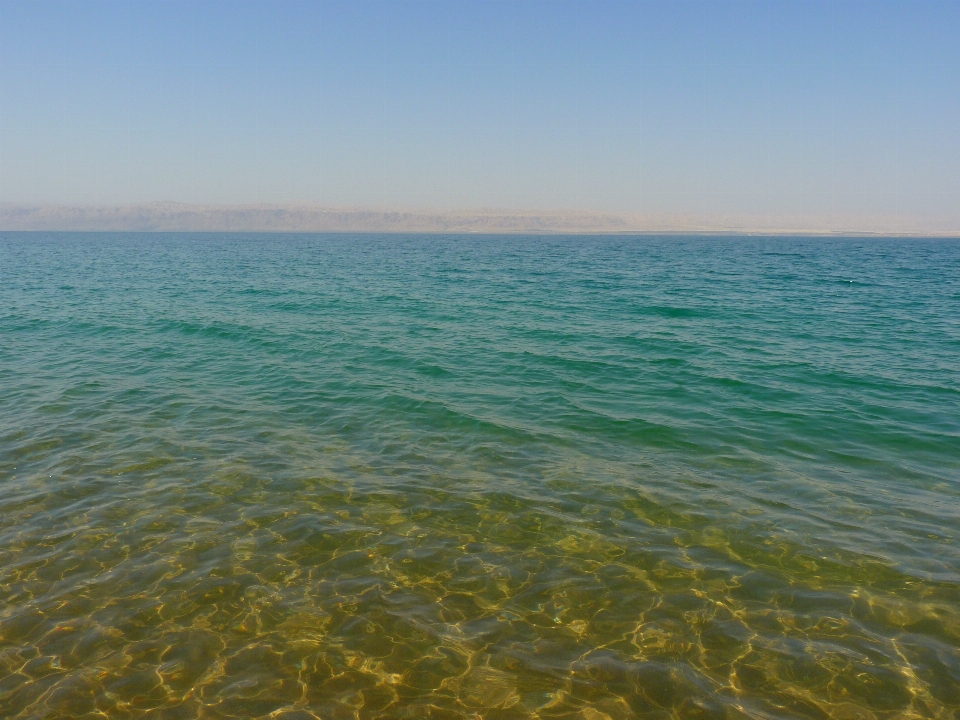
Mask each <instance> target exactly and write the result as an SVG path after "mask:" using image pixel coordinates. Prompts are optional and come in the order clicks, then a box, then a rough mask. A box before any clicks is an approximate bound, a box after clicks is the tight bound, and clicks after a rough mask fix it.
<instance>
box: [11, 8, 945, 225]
mask: <svg viewBox="0 0 960 720" xmlns="http://www.w3.org/2000/svg"><path fill="white" fill-rule="evenodd" d="M0 200H3V201H12V202H41V203H76V204H113V203H128V202H144V201H154V200H175V201H186V202H200V203H210V202H213V203H248V202H288V201H309V202H318V203H322V204H326V205H351V206H357V205H361V206H405V207H421V208H476V207H502V208H557V209H563V208H582V209H598V210H614V211H627V212H659V213H708V214H709V213H712V214H737V213H748V214H750V213H752V214H798V215H804V214H811V213H812V214H830V213H846V214H870V213H879V212H882V213H891V212H895V213H899V214H903V215H912V216H923V217H927V218H931V217H932V218H958V217H960V2H956V1H953V2H940V3H931V2H918V1H916V0H913V1H910V2H907V1H904V2H877V1H873V2H862V3H861V2H844V1H842V0H831V1H830V2H823V3H821V2H814V1H811V0H803V1H802V2H786V1H777V2H773V1H765V2H746V1H744V2H721V1H716V0H715V1H712V2H702V3H701V2H689V3H685V2H654V3H647V2H623V3H618V2H600V1H599V0H594V1H593V2H565V1H562V2H455V1H450V0H445V1H443V2H425V3H424V2H398V1H391V2H355V3H347V2H307V3H301V2H282V1H277V0H273V1H271V2H263V3H260V2H251V1H244V2H202V1H199V2H198V1H196V0H194V1H191V2H176V1H164V2H149V1H148V2H126V1H125V2H109V3H101V2H79V1H76V0H73V1H71V2H63V3H53V2H43V1H42V0H30V1H28V2H9V1H7V0H3V1H2V2H0Z"/></svg>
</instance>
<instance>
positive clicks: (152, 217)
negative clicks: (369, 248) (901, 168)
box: [0, 202, 960, 236]
mask: <svg viewBox="0 0 960 720" xmlns="http://www.w3.org/2000/svg"><path fill="white" fill-rule="evenodd" d="M0 230H64V231H66V230H89V231H128V232H145V231H146V232H149V231H169V232H190V231H195V232H421V233H631V232H633V233H644V232H648V233H654V232H662V233H666V232H680V233H695V232H705V233H757V234H761V233H764V234H765V233H774V234H788V233H789V234H793V233H811V234H842V233H853V234H879V235H899V234H915V235H946V236H957V235H960V225H958V226H957V227H952V226H947V225H943V224H940V225H937V224H936V223H931V222H917V221H916V220H915V219H911V218H890V217H885V218H867V219H864V218H814V219H811V218H803V217H746V218H745V217H710V218H703V217H687V216H681V215H663V214H661V215H641V214H619V213H601V212H579V211H517V210H497V209H483V210H438V211H427V210H390V209H367V208H328V207H322V206H319V205H311V204H257V205H192V204H186V203H174V202H158V203H148V204H139V205H118V206H112V207H108V206H66V205H28V204H20V203H0Z"/></svg>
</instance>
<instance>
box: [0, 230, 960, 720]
mask: <svg viewBox="0 0 960 720" xmlns="http://www.w3.org/2000/svg"><path fill="white" fill-rule="evenodd" d="M0 511H2V512H0V716H2V717H22V718H54V717H57V718H60V717H63V718H65V717H71V718H94V717H98V718H103V717H108V718H137V717H151V718H190V717H204V718H221V717H257V716H268V715H269V716H270V717H285V718H298V717H310V716H311V714H312V715H315V716H317V717H321V718H330V719H338V720H339V719H340V718H363V719H366V718H480V717H482V718H536V717H539V718H578V719H580V720H607V719H608V718H610V719H615V720H623V719H625V718H632V717H650V718H673V717H683V718H687V717H689V718H743V717H756V718H794V717H796V718H827V717H832V718H847V719H853V718H859V719H867V718H903V717H936V718H955V717H960V714H958V708H960V650H958V647H960V544H958V540H960V242H957V241H947V240H937V241H925V240H915V239H909V240H881V239H853V238H847V239H842V238H839V239H796V238H792V239H782V238H781V239H765V238H716V237H711V238H691V237H683V238H669V237H663V238H658V237H640V238H636V237H612V238H598V237H557V238H555V237H476V236H470V237H440V236H428V237H416V236H311V235H237V236H234V235H187V234H157V235H153V234H143V235H130V234H62V233H61V234H14V233H0ZM271 713H272V715H271Z"/></svg>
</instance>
